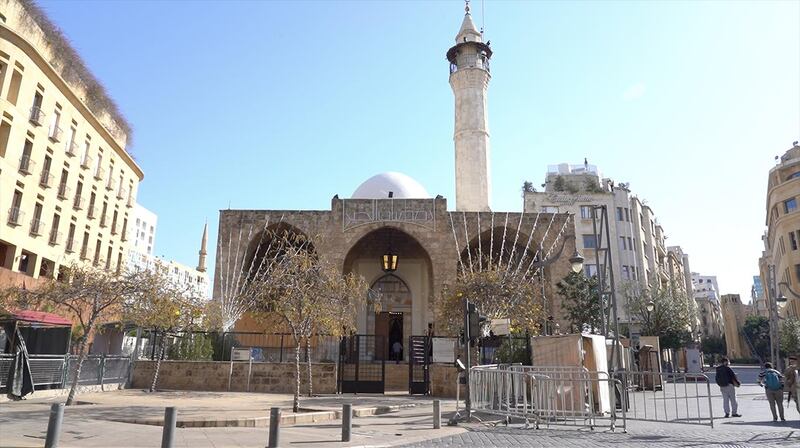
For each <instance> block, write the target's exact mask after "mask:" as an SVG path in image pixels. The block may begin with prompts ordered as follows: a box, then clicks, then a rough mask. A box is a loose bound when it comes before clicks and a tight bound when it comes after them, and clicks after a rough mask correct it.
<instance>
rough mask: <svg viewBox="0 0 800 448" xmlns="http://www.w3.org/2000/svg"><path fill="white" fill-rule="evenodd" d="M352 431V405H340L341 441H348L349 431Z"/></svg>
mask: <svg viewBox="0 0 800 448" xmlns="http://www.w3.org/2000/svg"><path fill="white" fill-rule="evenodd" d="M352 431H353V405H352V404H349V403H347V404H343V405H342V442H349V441H350V433H351V432H352Z"/></svg>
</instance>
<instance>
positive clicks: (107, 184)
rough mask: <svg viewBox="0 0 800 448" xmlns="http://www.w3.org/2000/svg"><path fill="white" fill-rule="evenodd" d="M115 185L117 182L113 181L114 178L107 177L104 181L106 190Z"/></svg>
mask: <svg viewBox="0 0 800 448" xmlns="http://www.w3.org/2000/svg"><path fill="white" fill-rule="evenodd" d="M116 187H117V183H116V182H114V179H108V182H106V190H108V191H111V190H113V189H115V188H116Z"/></svg>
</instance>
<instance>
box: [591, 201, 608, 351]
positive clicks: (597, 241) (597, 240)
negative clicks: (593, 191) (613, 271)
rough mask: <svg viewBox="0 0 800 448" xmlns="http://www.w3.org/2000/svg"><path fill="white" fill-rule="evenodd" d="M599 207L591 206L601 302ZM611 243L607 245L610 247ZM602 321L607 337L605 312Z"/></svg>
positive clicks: (601, 298) (602, 291)
mask: <svg viewBox="0 0 800 448" xmlns="http://www.w3.org/2000/svg"><path fill="white" fill-rule="evenodd" d="M598 208H599V207H597V206H592V233H593V235H594V262H595V265H594V267H595V272H597V274H596V275H597V293H598V295H599V296H600V297H599V298H600V300H603V295H604V293H605V291H606V288H605V285H604V283H605V282H604V281H603V278H604V277H605V275H603V274H604V273H601V272H600V237H601V235H600V233H598V231H597V209H598ZM610 244H611V243H609V245H610ZM601 316H602V319H601V320H600V329H601V331H602V332H603V336H608V332H607V331H606V311H605V310H603V313H602V315H601Z"/></svg>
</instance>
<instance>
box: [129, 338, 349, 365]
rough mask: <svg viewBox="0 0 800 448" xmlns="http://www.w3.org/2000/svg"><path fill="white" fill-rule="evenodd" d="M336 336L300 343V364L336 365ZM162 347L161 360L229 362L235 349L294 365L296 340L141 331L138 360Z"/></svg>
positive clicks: (152, 355)
mask: <svg viewBox="0 0 800 448" xmlns="http://www.w3.org/2000/svg"><path fill="white" fill-rule="evenodd" d="M340 340H341V339H340V338H339V337H338V336H331V335H317V336H313V337H311V338H310V341H309V342H310V343H308V344H307V341H306V340H305V339H302V340H301V341H300V361H302V362H306V361H307V360H308V359H310V360H311V362H336V359H337V358H338V356H339V342H340ZM162 341H163V343H164V358H163V359H167V360H183V361H230V360H231V352H232V350H233V349H234V348H237V349H241V348H249V349H251V353H252V356H253V361H255V362H276V363H281V362H294V360H295V348H296V344H295V339H294V337H293V336H292V335H291V334H288V333H258V332H186V333H177V334H175V333H166V334H165V333H163V332H156V331H143V332H142V334H141V341H140V345H139V347H140V348H139V359H151V360H152V359H157V358H158V356H159V352H160V344H161V343H162Z"/></svg>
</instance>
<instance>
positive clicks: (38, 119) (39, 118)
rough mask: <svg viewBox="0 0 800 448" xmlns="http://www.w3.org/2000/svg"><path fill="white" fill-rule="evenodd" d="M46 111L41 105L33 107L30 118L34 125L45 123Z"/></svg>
mask: <svg viewBox="0 0 800 448" xmlns="http://www.w3.org/2000/svg"><path fill="white" fill-rule="evenodd" d="M44 116H45V114H44V111H43V110H42V108H41V107H36V106H33V107H31V116H30V117H29V118H28V119H29V120H30V122H31V123H33V124H34V126H41V125H42V123H44Z"/></svg>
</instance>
